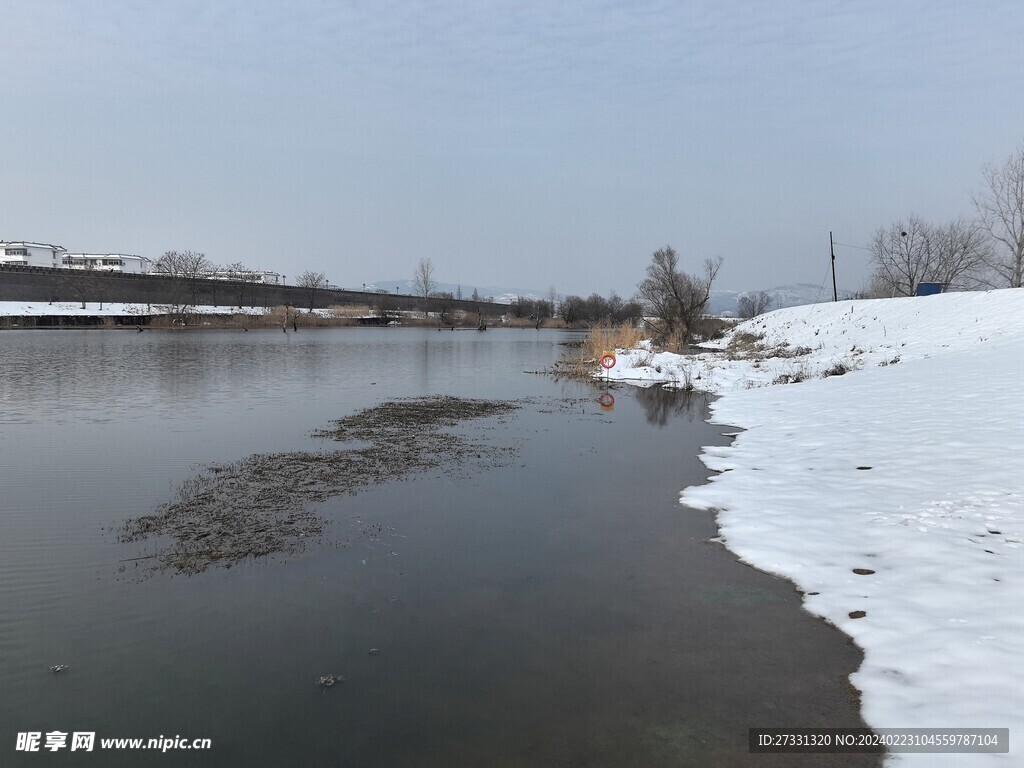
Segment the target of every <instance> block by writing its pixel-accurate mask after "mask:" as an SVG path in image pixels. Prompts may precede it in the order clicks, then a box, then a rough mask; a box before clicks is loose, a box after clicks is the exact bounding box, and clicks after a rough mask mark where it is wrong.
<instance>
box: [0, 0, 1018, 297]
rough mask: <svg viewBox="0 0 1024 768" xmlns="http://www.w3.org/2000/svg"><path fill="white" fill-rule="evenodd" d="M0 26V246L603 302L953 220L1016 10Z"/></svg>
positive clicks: (384, 11) (700, 6)
mask: <svg viewBox="0 0 1024 768" xmlns="http://www.w3.org/2000/svg"><path fill="white" fill-rule="evenodd" d="M0 29H2V31H0V99H2V117H0V239H7V240H34V241H41V242H48V243H56V244H59V245H62V246H64V247H65V248H68V249H69V250H73V251H88V252H123V253H137V254H141V255H144V256H149V257H154V258H155V257H157V256H159V255H160V254H161V253H163V252H164V251H166V250H172V249H176V250H184V249H191V250H197V251H203V252H205V253H206V254H207V256H208V257H210V258H211V259H212V260H214V261H216V262H218V263H228V262H232V261H242V262H245V263H246V264H249V265H251V266H254V267H260V268H264V269H272V270H275V271H278V272H283V273H285V274H287V275H289V276H294V275H297V274H298V273H299V272H301V271H302V270H305V269H315V270H323V271H325V272H326V273H327V276H328V278H329V279H330V280H331V281H332V282H334V283H336V284H338V285H342V286H346V287H358V286H360V285H361V284H362V283H363V282H371V281H375V280H384V279H389V280H390V279H396V278H411V277H412V273H413V269H414V267H415V265H416V263H417V261H418V260H419V259H420V258H422V257H429V258H431V259H433V262H434V264H435V269H436V271H435V277H436V278H437V279H439V280H441V281H444V282H455V283H461V284H462V285H463V286H465V287H466V289H467V290H468V289H469V288H471V287H472V286H474V285H481V286H483V285H500V286H507V287H515V288H538V289H542V290H546V289H547V288H548V287H549V286H551V285H554V286H555V287H556V289H557V290H558V291H559V292H560V293H581V294H587V293H590V292H592V291H598V292H600V293H602V294H606V293H607V292H608V291H610V290H616V291H618V292H619V293H621V294H623V295H627V296H628V295H630V294H632V292H633V290H634V289H635V287H636V284H637V282H638V281H639V280H640V279H642V277H643V273H644V268H645V266H646V264H647V263H648V262H649V260H650V254H651V253H652V252H653V251H654V250H655V249H657V248H659V247H661V246H664V245H666V244H671V245H672V246H673V247H674V248H675V249H676V250H677V251H679V252H680V254H681V255H682V257H683V259H684V264H686V265H689V266H690V267H693V268H697V267H699V265H700V262H701V261H702V260H703V259H705V258H707V257H713V256H717V255H721V256H722V257H723V258H724V260H725V264H724V267H723V269H722V271H721V273H720V275H719V286H720V287H722V288H731V289H738V290H744V289H758V288H767V287H771V286H774V285H779V284H785V283H793V282H808V283H814V284H817V283H821V282H822V281H823V280H824V278H825V277H826V275H827V271H828V233H829V230H830V229H831V230H833V231H834V233H835V238H836V240H837V241H838V242H840V243H844V244H847V245H853V246H864V245H866V244H867V242H868V240H869V238H870V235H871V233H872V232H873V231H874V230H875V229H876V228H878V227H879V226H882V225H886V224H888V223H891V222H892V221H894V220H896V219H897V218H899V217H901V216H906V215H908V214H910V213H918V214H920V215H921V216H924V217H925V218H929V219H933V220H945V219H947V218H950V217H954V216H958V215H969V214H971V213H972V208H971V193H972V191H974V190H977V189H978V186H979V184H980V180H981V176H980V167H981V165H982V164H983V163H984V162H986V161H990V160H1001V159H1003V158H1005V157H1006V156H1008V155H1009V154H1010V153H1011V152H1012V151H1013V150H1014V149H1015V148H1016V147H1018V146H1019V145H1020V143H1021V141H1022V139H1024V97H1022V93H1024V44H1022V42H1021V41H1022V40H1024V10H1022V8H1021V6H1020V4H1019V0H1009V1H1008V2H967V1H966V0H958V1H957V2H946V1H945V0H926V1H925V2H899V0H886V1H884V2H856V1H853V0H843V1H842V2H827V1H824V0H822V1H819V2H792V1H789V0H773V1H771V2H767V1H765V2H760V1H759V2H721V1H717V2H716V1H711V2H684V1H683V0H675V1H674V2H643V1H636V2H576V1H571V0H570V1H568V2H552V1H551V0H544V1H543V2H537V1H535V0H516V1H514V2H468V1H467V2H445V1H439V2H419V1H416V0H410V1H408V2H394V1H393V0H373V1H372V2H361V1H360V2H335V1H331V0H322V1H320V2H316V1H314V0H289V2H287V3H285V2H280V0H278V1H277V2H272V3H271V2H263V1H262V0H237V2H230V1H227V0H175V2H146V0H136V2H110V1H108V2H104V1H103V0H97V1H96V2H89V3H82V2H74V1H73V0H68V1H67V2H58V1H55V0H27V1H24V2H23V1H22V0H0ZM837 254H838V257H839V261H838V268H839V283H840V286H846V287H849V288H858V287H860V286H861V284H862V283H863V279H864V277H865V275H866V273H867V259H868V254H867V253H866V252H865V251H863V250H858V249H855V248H849V247H837ZM289 282H290V280H289Z"/></svg>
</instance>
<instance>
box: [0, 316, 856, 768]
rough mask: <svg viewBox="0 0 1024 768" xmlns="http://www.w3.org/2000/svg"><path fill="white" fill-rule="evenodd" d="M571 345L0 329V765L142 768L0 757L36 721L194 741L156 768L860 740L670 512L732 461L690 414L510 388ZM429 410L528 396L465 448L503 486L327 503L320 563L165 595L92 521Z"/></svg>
mask: <svg viewBox="0 0 1024 768" xmlns="http://www.w3.org/2000/svg"><path fill="white" fill-rule="evenodd" d="M567 338H569V335H567V334H564V333H558V332H536V331H532V330H530V331H521V330H516V331H504V330H494V331H488V332H487V333H485V334H481V333H476V332H466V333H461V332H455V333H453V332H441V333H439V332H437V331H431V330H412V329H408V330H407V329H337V330H322V331H308V332H301V333H299V334H288V335H285V334H282V333H280V332H270V331H268V332H249V333H241V332H237V331H206V332H192V333H172V332H167V333H160V332H155V331H150V332H146V333H143V334H136V333H127V332H109V331H75V332H53V333H51V332H38V331H37V332H11V333H6V334H3V335H2V336H0V353H2V356H3V357H2V366H3V368H2V376H0V405H2V409H0V435H2V440H3V442H2V444H3V446H4V448H3V452H4V464H3V469H2V475H0V477H2V480H3V493H2V495H0V691H2V693H0V764H3V765H38V764H42V763H46V764H49V763H62V764H63V763H67V764H72V763H73V764H76V765H77V764H92V765H111V766H118V765H125V766H128V765H132V766H134V765H140V764H150V763H155V762H157V761H156V760H154V759H153V758H152V757H150V759H149V760H145V759H143V758H145V757H146V755H144V754H143V755H141V756H140V753H139V752H130V751H112V750H105V751H104V750H99V749H98V748H97V751H96V752H94V753H92V754H85V755H83V754H82V753H81V752H75V753H73V754H72V753H70V752H69V751H68V750H67V749H65V750H64V751H62V752H59V753H55V754H54V753H44V754H33V755H26V754H23V753H18V752H15V750H14V746H15V737H16V734H17V733H18V732H22V731H41V732H43V733H46V732H48V731H54V730H57V731H67V732H73V731H95V732H96V734H97V738H105V737H143V738H147V739H148V738H151V737H159V736H168V737H175V736H178V735H180V736H185V737H187V738H189V739H192V738H209V739H211V740H212V743H213V746H212V749H211V750H209V751H208V752H175V753H172V754H169V755H167V756H164V757H163V758H161V759H160V764H166V765H216V766H236V765H247V766H278V765H344V766H397V765H402V766H462V765H467V766H469V765H480V766H506V765H508V766H511V765H516V766H552V765H588V766H589V765H593V766H662V765H665V766H669V765H671V766H686V765H694V766H698V765H700V766H705V765H711V766H717V765H722V766H740V765H757V766H773V765H779V766H781V765H786V764H788V762H789V760H790V759H791V758H787V756H785V755H782V756H766V755H749V754H747V746H746V745H747V729H748V728H750V727H754V726H766V727H767V726H833V725H834V726H843V725H846V726H850V725H860V724H861V723H860V721H859V718H858V715H857V712H856V703H855V702H854V701H853V700H852V697H851V695H850V692H849V690H848V689H847V687H846V686H845V684H844V678H845V675H847V674H849V672H851V671H853V669H855V668H856V666H857V664H858V663H859V657H858V653H857V651H856V649H855V648H853V647H852V646H851V645H850V644H849V643H848V642H847V641H846V639H845V638H844V637H842V636H841V635H839V634H838V633H837V632H835V631H833V630H830V629H829V628H827V627H825V626H824V625H822V624H820V623H818V622H815V621H813V620H811V619H810V618H809V617H808V616H806V615H805V614H803V613H802V612H801V611H800V609H799V599H798V596H797V595H796V594H795V593H794V592H793V590H792V589H791V588H790V587H789V586H787V585H786V584H783V583H781V582H778V581H776V580H774V579H772V578H769V577H767V576H765V575H764V574H760V573H758V572H756V571H754V570H753V569H750V568H747V567H745V566H743V565H740V564H738V563H736V561H735V559H734V558H733V557H732V556H731V555H730V554H729V553H728V552H727V551H725V550H724V549H722V548H721V547H719V546H718V545H715V544H712V543H710V542H709V539H710V538H711V537H713V536H714V535H715V527H714V524H713V520H712V519H711V517H710V516H709V515H706V514H703V513H698V512H695V511H692V510H687V509H685V508H683V507H681V506H679V505H678V503H677V499H678V491H679V490H680V489H681V488H682V487H684V486H685V485H688V484H691V483H696V482H701V481H702V480H703V479H704V477H705V476H706V475H707V472H706V470H705V469H704V468H703V466H702V465H701V464H700V463H699V461H698V460H697V458H696V455H697V453H698V451H699V447H700V446H701V445H707V444H721V443H722V442H723V441H724V440H725V439H726V438H724V437H722V436H721V434H720V432H721V430H720V429H719V428H715V427H711V426H709V425H708V424H706V423H705V422H704V419H705V418H706V403H705V402H704V401H703V400H702V399H700V398H686V397H684V396H681V395H672V394H670V393H665V392H662V391H661V390H645V391H642V390H633V389H628V388H627V389H614V390H610V391H609V393H610V394H611V395H613V397H614V399H615V403H614V407H613V408H612V409H611V410H608V409H606V408H602V407H601V405H600V404H599V403H598V402H597V397H598V395H599V394H601V390H600V389H599V388H598V389H595V388H594V387H593V386H591V385H587V384H581V383H578V382H556V381H554V380H553V379H551V378H550V377H547V376H542V375H535V374H530V373H526V372H527V371H537V370H540V369H543V368H545V367H547V366H550V365H551V364H552V363H553V362H554V361H555V360H556V359H557V358H558V356H559V355H560V354H561V352H562V349H563V348H562V347H561V346H560V344H561V342H563V341H565V340H566V339H567ZM433 394H453V395H459V396H467V397H486V398H516V399H520V398H526V399H527V402H526V403H525V405H524V407H523V408H522V409H521V410H520V411H518V412H517V413H516V414H515V415H513V416H512V417H511V418H508V419H505V420H504V421H503V422H498V421H490V422H485V423H481V424H468V425H465V426H464V427H462V428H461V429H462V430H463V431H465V432H466V433H467V434H469V435H472V436H474V438H475V439H482V440H486V441H489V442H491V443H493V444H499V445H503V446H506V447H509V448H511V449H514V451H515V453H514V456H513V458H512V459H511V461H510V462H509V463H508V465H507V466H502V467H497V468H489V469H482V470H479V471H468V470H467V471H462V472H456V473H455V474H451V473H444V472H430V473H424V474H420V475H416V476H414V477H413V478H412V479H410V480H407V481H404V482H399V483H392V484H387V485H383V486H377V487H374V488H370V489H367V490H365V491H363V492H362V493H360V494H358V495H356V496H344V497H339V498H335V499H331V500H329V501H327V502H324V503H322V504H319V505H318V511H319V512H320V513H321V514H322V515H324V516H325V517H326V518H328V519H329V520H330V521H331V525H330V528H329V534H328V537H327V541H325V542H323V543H321V544H319V545H316V546H313V547H312V548H310V549H309V550H308V551H307V552H305V553H303V554H301V555H299V556H291V555H280V556H277V557H270V558H265V559H260V560H258V561H254V562H249V563H246V564H244V565H241V566H235V567H233V568H231V569H229V570H226V569H214V570H211V571H208V572H206V573H203V574H200V575H198V576H193V577H190V578H184V577H181V576H177V577H175V576H173V575H172V574H168V573H161V574H156V575H152V574H150V573H149V572H148V571H147V563H148V561H146V560H133V559H131V558H137V557H145V556H146V555H148V554H152V551H153V547H154V544H153V543H150V544H120V543H118V542H117V539H116V535H115V534H114V533H113V532H112V531H111V530H110V529H111V528H116V526H117V525H118V524H119V523H121V522H123V521H124V520H125V519H127V518H129V517H132V516H135V515H139V514H146V513H148V512H150V511H152V510H153V508H154V507H155V506H156V505H158V504H160V503H161V502H163V501H166V500H167V499H168V498H169V497H170V495H171V493H172V492H173V491H174V489H175V488H176V487H177V486H178V485H179V484H180V483H181V482H182V481H183V480H184V479H186V478H187V477H188V476H189V475H190V473H192V472H194V471H195V470H196V468H198V467H201V466H202V465H204V464H206V463H210V462H227V461H232V460H235V459H239V458H242V457H244V456H246V455H249V454H251V453H255V452H267V451H287V450H298V449H307V448H311V447H316V448H322V447H323V446H322V445H320V444H315V443H314V441H313V439H312V438H311V437H310V432H311V431H312V430H314V429H316V428H318V427H323V426H326V424H327V423H328V422H329V421H330V420H331V419H334V418H338V417H341V416H345V415H348V414H350V413H353V412H355V411H357V410H360V409H363V408H366V407H368V406H371V405H375V404H377V403H380V402H383V401H386V400H388V399H391V398H395V397H413V396H424V395H433ZM371 648H372V649H377V650H378V652H377V653H375V654H371V653H369V651H370V649H371ZM58 663H59V664H68V665H69V667H70V668H69V670H68V671H67V672H64V673H61V674H58V675H54V674H51V673H50V672H49V671H48V670H47V668H48V667H49V666H50V665H53V664H58ZM326 674H341V675H344V677H345V678H346V680H345V682H343V683H339V684H338V685H336V686H334V687H332V688H330V689H327V690H322V689H321V688H320V687H319V686H318V685H317V679H318V678H319V677H320V676H321V675H326ZM821 757H823V758H825V759H826V760H827V759H828V758H829V756H827V755H826V756H821ZM835 758H836V763H835V764H836V765H872V764H875V763H874V762H873V761H871V760H870V759H869V758H866V757H863V756H854V755H840V756H835ZM857 760H860V761H861V762H857ZM816 764H819V765H820V764H828V763H827V762H822V761H819V762H818V763H816Z"/></svg>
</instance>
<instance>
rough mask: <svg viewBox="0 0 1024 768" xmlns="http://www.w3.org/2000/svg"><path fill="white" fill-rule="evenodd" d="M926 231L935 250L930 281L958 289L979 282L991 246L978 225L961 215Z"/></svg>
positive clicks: (964, 288) (969, 286)
mask: <svg viewBox="0 0 1024 768" xmlns="http://www.w3.org/2000/svg"><path fill="white" fill-rule="evenodd" d="M930 235H931V238H930V239H931V243H932V248H933V250H934V251H935V266H934V270H933V273H932V280H933V282H936V283H942V284H943V285H946V286H948V287H950V288H957V289H962V290H974V289H977V288H980V287H982V286H983V283H984V278H983V272H984V270H985V268H986V266H987V264H988V263H989V262H990V261H991V253H992V248H991V245H990V242H989V239H988V237H987V236H986V232H985V231H984V230H983V229H982V228H980V227H978V226H977V225H976V224H974V223H973V222H970V221H965V220H964V219H953V220H952V221H950V222H948V223H946V224H938V225H935V226H933V227H931V231H930Z"/></svg>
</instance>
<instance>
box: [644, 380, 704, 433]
mask: <svg viewBox="0 0 1024 768" xmlns="http://www.w3.org/2000/svg"><path fill="white" fill-rule="evenodd" d="M635 394H636V399H637V401H638V402H639V403H640V405H641V406H643V409H644V415H645V416H646V417H647V423H648V424H653V425H655V426H657V427H664V426H665V425H666V424H668V422H669V419H671V418H677V417H682V418H685V419H686V420H687V421H690V422H692V421H693V420H694V419H695V418H696V417H697V415H698V414H702V413H705V411H706V408H707V405H708V403H710V402H711V395H710V394H708V393H707V392H698V391H690V392H685V391H683V390H680V389H667V388H665V387H657V386H655V387H647V388H645V389H638V390H637V391H636V393H635Z"/></svg>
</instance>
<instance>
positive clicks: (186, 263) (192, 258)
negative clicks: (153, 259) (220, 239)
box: [157, 251, 213, 306]
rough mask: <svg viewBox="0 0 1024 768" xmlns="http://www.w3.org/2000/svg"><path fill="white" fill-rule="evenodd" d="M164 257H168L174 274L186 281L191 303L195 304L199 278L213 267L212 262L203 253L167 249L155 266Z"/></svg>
mask: <svg viewBox="0 0 1024 768" xmlns="http://www.w3.org/2000/svg"><path fill="white" fill-rule="evenodd" d="M165 257H169V258H168V262H169V264H170V268H171V269H174V270H176V274H177V275H178V276H179V277H180V278H181V279H182V280H184V281H186V282H187V283H188V285H189V288H190V289H191V290H190V295H191V298H192V302H191V303H192V306H195V305H196V304H197V303H198V293H199V279H200V278H202V277H203V275H205V274H207V273H208V272H209V271H210V270H211V269H212V268H213V264H212V263H211V262H210V260H209V259H207V258H206V254H205V253H198V252H196V251H180V252H179V251H169V252H167V253H165V254H164V255H163V256H161V257H160V259H158V260H157V266H159V265H160V262H161V261H162V260H163V259H164V258H165ZM172 274H173V273H172Z"/></svg>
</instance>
